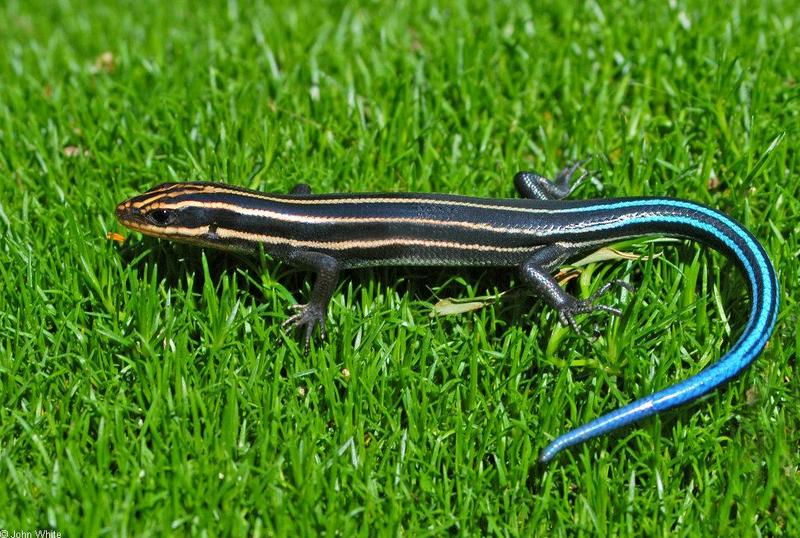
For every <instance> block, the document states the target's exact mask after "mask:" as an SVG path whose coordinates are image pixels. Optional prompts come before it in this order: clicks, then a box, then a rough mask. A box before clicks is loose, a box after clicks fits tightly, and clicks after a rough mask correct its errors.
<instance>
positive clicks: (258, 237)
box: [128, 223, 536, 253]
mask: <svg viewBox="0 0 800 538" xmlns="http://www.w3.org/2000/svg"><path fill="white" fill-rule="evenodd" d="M128 226H129V227H130V228H132V229H135V230H137V231H140V232H142V233H145V234H147V235H151V236H154V237H161V238H164V239H172V240H178V241H179V240H181V239H184V240H192V239H202V236H204V235H206V234H208V233H210V230H209V228H208V227H206V226H203V227H198V228H187V227H183V226H173V227H161V226H152V225H149V224H140V223H135V224H133V223H132V224H130V225H128ZM215 233H216V234H217V235H218V236H219V237H220V238H221V239H238V240H243V241H252V242H256V243H264V244H267V245H289V246H291V247H295V248H317V249H323V250H351V249H356V248H363V249H371V248H381V247H389V246H415V245H419V246H423V247H433V248H454V249H462V250H463V249H466V250H476V251H481V252H509V253H514V252H531V251H533V250H535V249H536V245H531V246H527V247H495V246H491V245H482V244H478V243H457V242H454V241H433V240H428V239H413V238H403V237H397V238H389V239H372V240H367V241H306V240H299V239H291V238H288V237H280V236H275V235H267V234H257V233H251V232H242V231H240V230H233V229H230V228H217V229H216V231H215ZM208 243H209V244H212V245H218V246H219V247H224V246H225V245H224V243H221V242H220V243H217V242H216V241H214V240H211V239H209V240H208Z"/></svg>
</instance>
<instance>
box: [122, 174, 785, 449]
mask: <svg viewBox="0 0 800 538" xmlns="http://www.w3.org/2000/svg"><path fill="white" fill-rule="evenodd" d="M576 167H577V166H572V167H569V168H566V169H564V170H563V171H562V172H561V173H560V174H559V175H558V176H557V177H556V179H555V180H554V181H550V180H548V179H546V178H544V177H543V176H541V175H539V174H536V173H534V172H520V173H518V174H517V175H516V176H515V177H514V183H515V186H516V188H517V190H518V192H519V193H520V194H521V195H522V196H523V197H524V198H523V199H485V198H472V197H466V196H453V195H444V194H404V193H392V194H376V193H370V194H324V195H314V194H312V193H311V189H310V188H309V187H308V186H307V185H305V184H300V185H298V186H296V187H295V188H294V189H293V190H292V191H291V193H289V194H266V193H262V192H256V191H251V190H247V189H242V188H239V187H233V186H230V185H226V184H222V183H203V182H191V183H164V184H162V185H158V186H157V187H154V188H152V189H151V190H149V191H147V192H145V193H144V194H141V195H139V196H135V197H133V198H131V199H129V200H127V201H125V202H122V203H120V204H119V205H118V206H117V209H116V214H117V218H118V220H119V221H120V222H121V223H122V224H123V225H125V226H127V227H128V228H131V229H133V230H137V231H139V232H142V233H144V234H146V235H150V236H154V237H160V238H165V239H171V240H175V241H181V242H185V243H192V244H195V245H199V246H203V247H211V248H216V249H223V250H232V251H239V252H257V251H258V250H259V249H263V250H264V251H265V252H267V253H268V254H270V255H271V256H272V257H273V258H276V259H279V260H283V261H285V262H288V263H290V264H293V265H296V266H299V267H302V268H305V269H308V270H310V271H313V272H315V273H316V275H317V278H316V282H315V283H314V286H313V288H312V292H311V297H310V300H309V302H308V303H307V304H305V305H296V310H297V313H296V314H294V315H293V316H291V317H289V318H288V320H287V321H286V323H285V324H288V325H295V326H298V327H301V328H302V329H304V332H305V343H306V347H308V343H309V341H310V339H311V335H312V332H313V330H314V328H315V327H316V326H317V325H318V326H319V327H320V332H321V334H322V336H323V337H324V336H325V313H326V310H327V306H328V303H329V301H330V298H331V295H332V294H333V292H334V290H335V289H336V285H337V282H338V279H339V272H340V270H342V269H351V268H359V267H371V266H384V265H447V266H450V265H452V266H515V267H518V268H519V271H520V275H521V279H522V280H523V282H525V283H526V284H527V285H528V286H529V287H530V288H531V289H532V290H533V292H534V293H535V294H536V295H538V296H539V297H541V298H542V299H544V301H545V302H546V303H547V304H549V305H550V306H551V307H553V308H554V309H555V310H556V311H557V312H558V317H559V320H560V321H561V323H563V324H569V325H570V326H572V327H573V329H576V330H577V324H576V320H575V316H576V315H577V314H582V313H588V312H593V311H597V310H602V311H606V312H609V313H611V314H619V313H620V311H619V310H617V309H616V308H612V307H609V306H606V305H603V304H598V303H597V302H596V300H597V299H598V297H599V296H600V295H601V294H602V293H604V292H605V291H607V290H608V289H609V287H610V286H611V284H612V283H608V284H606V285H604V286H602V287H601V288H600V291H599V292H598V293H596V294H595V295H593V296H592V297H590V298H589V299H583V300H581V299H576V298H575V297H573V296H571V295H569V294H568V293H566V292H565V291H564V290H563V289H562V288H561V286H559V284H558V282H557V281H556V280H555V279H554V278H553V276H552V275H551V273H552V272H553V270H554V269H555V268H557V267H558V266H559V265H561V264H562V263H564V262H565V261H567V260H568V259H570V258H573V257H574V256H576V255H577V254H579V253H581V252H583V251H586V250H587V249H593V248H597V247H600V246H602V245H608V244H610V243H614V242H618V241H620V240H624V239H627V238H631V237H638V236H650V235H667V236H677V237H685V238H690V239H693V240H697V241H699V242H701V243H704V244H706V245H708V246H710V247H712V248H714V249H716V250H719V251H720V252H722V253H723V254H725V255H726V256H727V257H728V258H730V259H731V260H733V261H734V262H735V263H736V264H737V265H738V266H739V269H740V270H741V272H742V274H743V275H744V277H745V280H746V281H747V285H748V287H749V291H750V298H751V307H750V315H749V318H748V320H747V325H746V327H745V329H744V332H743V333H742V335H741V336H740V337H739V339H738V340H737V341H736V342H735V343H734V345H733V347H732V348H731V349H730V351H728V352H727V353H726V354H725V355H724V356H723V357H722V358H721V359H720V360H719V361H718V362H717V363H715V364H713V365H711V366H709V367H707V368H706V369H704V370H703V371H701V372H700V373H698V374H696V375H694V376H692V377H690V378H689V379H687V380H685V381H683V382H680V383H677V384H675V385H673V386H671V387H668V388H666V389H663V390H661V391H659V392H656V393H654V394H651V395H649V396H646V397H644V398H642V399H640V400H637V401H634V402H633V403H631V404H629V405H626V406H624V407H621V408H619V409H617V410H615V411H612V412H610V413H608V414H606V415H603V416H601V417H600V418H597V419H595V420H593V421H591V422H589V423H587V424H585V425H583V426H580V427H578V428H576V429H574V430H572V431H569V432H567V433H566V434H564V435H561V436H560V437H558V438H556V439H555V440H554V441H552V442H551V443H550V444H549V445H548V446H547V447H546V448H545V449H544V451H543V452H542V454H541V457H540V461H541V462H543V463H546V462H548V461H550V460H551V459H552V458H553V457H554V456H555V455H556V454H557V453H558V452H560V451H561V450H563V449H565V448H567V447H569V446H572V445H575V444H577V443H580V442H583V441H585V440H587V439H590V438H592V437H596V436H598V435H602V434H605V433H608V432H610V431H613V430H616V429H618V428H621V427H623V426H625V425H627V424H630V423H632V422H634V421H637V420H640V419H643V418H645V417H648V416H651V415H653V414H655V413H658V412H660V411H665V410H667V409H671V408H673V407H675V406H678V405H681V404H684V403H687V402H690V401H692V400H694V399H696V398H698V397H700V396H702V395H704V394H706V393H708V392H710V391H712V390H713V389H715V388H717V387H718V386H720V385H721V384H723V383H725V382H726V381H728V380H729V379H731V378H733V377H734V376H736V375H737V374H738V373H739V372H741V371H742V370H743V369H744V368H745V367H746V366H748V365H749V364H750V363H751V362H752V361H753V360H754V359H755V358H756V357H757V356H758V355H759V353H761V351H762V350H763V349H764V346H765V345H766V343H767V339H768V338H769V337H770V335H771V334H772V330H773V328H774V326H775V320H776V317H777V313H778V281H777V278H776V275H775V270H774V268H773V266H772V263H771V262H770V259H769V258H768V257H767V254H766V253H765V252H764V249H763V247H762V246H761V245H760V244H759V243H758V241H757V240H756V239H755V238H754V237H753V235H752V234H750V232H748V231H747V230H746V229H744V228H743V227H742V226H741V225H740V224H739V223H737V222H736V221H734V220H733V219H731V218H730V217H728V216H726V215H724V214H722V213H720V212H718V211H716V210H714V209H711V208H708V207H706V206H703V205H700V204H697V203H694V202H689V201H686V200H678V199H671V198H656V197H654V198H619V199H597V200H585V201H564V200H563V198H565V197H566V196H567V195H568V194H569V193H570V192H571V190H572V188H573V187H571V185H570V183H571V177H572V175H573V173H574V172H575V169H576Z"/></svg>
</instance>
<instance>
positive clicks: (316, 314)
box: [281, 304, 328, 353]
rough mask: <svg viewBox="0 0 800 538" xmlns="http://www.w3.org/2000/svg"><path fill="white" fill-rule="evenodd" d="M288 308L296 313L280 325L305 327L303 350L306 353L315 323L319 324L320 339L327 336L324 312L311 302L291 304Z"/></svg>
mask: <svg viewBox="0 0 800 538" xmlns="http://www.w3.org/2000/svg"><path fill="white" fill-rule="evenodd" d="M289 308H290V309H291V310H294V311H297V314H294V315H293V316H290V317H289V319H287V320H286V321H284V322H283V323H282V324H281V326H282V327H301V328H305V331H304V332H305V335H304V342H305V345H304V348H303V350H304V351H305V352H306V353H308V350H309V348H310V347H311V335H312V334H313V333H314V327H315V326H316V325H319V332H320V336H321V337H322V339H323V340H324V339H325V338H327V337H328V335H327V331H326V330H325V312H324V311H323V309H321V308H318V307H315V306H314V305H313V304H293V305H291V306H290V307H289Z"/></svg>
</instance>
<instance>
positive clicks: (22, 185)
mask: <svg viewBox="0 0 800 538" xmlns="http://www.w3.org/2000/svg"><path fill="white" fill-rule="evenodd" d="M161 4H162V3H160V2H141V3H139V2H120V3H119V4H111V3H106V4H100V3H94V2H78V1H70V0H61V1H55V2H50V1H46V0H34V1H24V2H23V1H21V0H10V1H8V2H5V3H3V5H2V7H0V16H1V18H0V20H3V21H4V23H3V25H2V28H0V479H1V480H0V484H2V487H0V529H7V530H9V532H10V531H13V530H18V531H23V530H24V531H33V530H35V529H37V528H38V529H43V528H53V529H56V530H58V531H60V532H62V533H63V535H64V536H79V535H84V536H90V535H107V534H110V535H142V534H161V533H162V532H163V531H170V530H173V531H176V532H180V533H186V534H205V533H207V534H208V535H211V536H214V535H225V534H233V535H262V536H264V535H278V536H282V535H294V534H295V533H296V532H299V533H300V534H304V535H310V534H315V533H320V532H321V533H325V534H327V535H341V536H350V535H353V534H359V535H367V534H381V533H379V532H378V531H380V530H382V529H385V530H386V532H385V534H386V535H400V536H420V535H421V536H425V535H436V534H440V533H442V532H447V533H450V534H459V535H460V534H464V535H509V536H515V535H531V534H538V535H551V536H552V535H575V534H578V535H581V534H582V535H595V534H600V535H645V536H666V535H669V536H676V535H677V536H709V535H731V536H742V535H745V536H747V535H781V534H783V535H787V536H792V535H794V536H796V535H797V534H798V533H800V513H799V512H800V510H799V509H798V507H797V499H798V497H800V486H799V485H798V479H800V468H799V467H798V466H799V465H800V456H799V455H798V452H800V448H799V447H800V376H798V375H797V373H796V368H797V363H796V361H797V349H798V344H800V337H799V336H798V332H797V330H796V326H797V324H798V306H797V302H796V294H797V289H798V283H800V267H798V262H797V258H798V254H799V253H800V245H799V244H798V238H799V237H800V234H798V227H799V226H800V225H799V224H798V223H799V222H800V179H798V178H799V177H800V176H799V175H798V173H799V172H800V170H799V168H800V167H799V166H798V152H797V144H798V135H799V134H800V129H798V127H800V99H799V98H800V89H799V88H798V80H797V76H798V71H797V66H798V65H800V18H799V17H798V13H800V11H799V10H798V8H800V5H799V4H798V3H797V2H789V1H786V2H781V1H775V2H767V3H763V4H762V3H759V2H742V1H739V0H731V1H729V2H724V3H723V2H720V3H712V5H706V3H704V2H684V1H680V0H678V1H676V2H672V4H674V6H675V7H669V4H668V3H657V2H653V3H651V5H640V4H639V3H636V2H624V1H616V2H613V3H607V4H606V3H604V4H603V5H598V4H595V3H588V4H587V5H586V6H585V7H576V6H577V5H578V3H574V4H573V3H570V2H552V3H549V4H548V5H543V6H537V7H535V8H534V7H528V6H524V5H518V4H517V3H516V2H507V3H502V4H489V5H484V4H482V3H479V2H478V3H474V4H470V5H467V4H466V3H461V2H455V1H454V2H442V3H437V2H424V1H421V2H401V3H399V4H397V5H395V4H393V3H386V4H379V3H365V4H364V5H359V4H358V3H331V4H325V5H324V6H319V5H315V4H312V3H310V2H306V3H303V4H300V5H297V6H295V5H292V3H290V2H287V3H286V4H285V5H273V6H272V7H267V6H260V7H251V6H248V5H246V3H245V2H237V1H236V0H229V1H228V2H211V3H210V4H209V5H205V4H204V3H192V4H191V5H190V4H189V3H188V2H186V1H184V0H173V1H171V2H166V3H164V4H165V5H163V6H162V5H161ZM104 52H110V53H111V55H112V56H113V62H112V64H105V65H103V64H102V62H100V63H99V64H98V66H97V67H96V65H95V64H96V61H97V59H98V58H99V57H100V56H101V55H102V54H103V53H104ZM773 142H775V144H774V145H773V146H772V147H771V144H773ZM587 155H592V156H594V159H593V161H592V162H591V164H590V165H589V166H590V167H591V168H592V169H593V170H594V171H595V174H594V177H595V179H596V181H594V182H591V183H586V184H585V185H583V186H582V187H581V188H580V189H579V191H578V193H576V196H579V197H597V196H625V195H656V194H657V195H670V196H678V197H683V198H688V199H692V200H696V201H699V202H702V203H706V204H709V205H711V206H713V207H716V208H719V209H721V210H722V211H725V212H726V213H728V214H730V215H732V216H733V217H735V218H736V219H739V220H740V221H742V222H744V223H745V224H746V225H747V227H748V228H749V229H750V230H752V231H753V233H754V234H755V235H756V236H757V237H758V238H759V239H760V240H761V241H762V242H763V244H764V245H765V247H766V249H767V251H768V252H769V253H770V255H771V257H772V259H773V261H774V262H775V265H776V267H777V270H778V273H779V277H780V280H781V283H782V286H783V295H782V299H781V300H782V309H781V314H780V317H779V323H778V326H777V329H776V332H775V334H774V336H773V337H772V339H771V341H770V345H769V347H768V349H767V350H766V351H765V352H764V354H763V356H762V357H760V358H759V359H758V360H757V361H756V362H755V364H754V365H753V367H752V368H750V369H749V370H747V371H746V373H745V374H744V375H743V376H741V377H740V378H739V379H737V380H736V381H734V382H732V383H730V384H729V385H727V386H726V387H725V388H723V389H722V390H719V391H716V392H714V393H713V394H712V395H711V396H709V397H706V398H704V399H702V400H701V401H699V402H696V403H694V404H692V405H689V406H686V407H683V408H681V409H679V410H677V411H673V412H670V413H667V414H664V415H662V416H660V417H656V418H654V419H651V420H646V421H644V422H642V423H640V424H638V425H637V426H636V427H634V428H630V429H626V430H624V431H622V432H620V433H618V434H615V435H612V436H609V437H604V438H601V439H597V440H593V441H590V442H588V443H585V444H583V445H581V446H579V447H576V448H575V449H572V450H569V451H568V452H566V453H564V454H563V455H561V456H559V457H558V458H557V459H556V460H555V461H554V462H553V464H552V465H550V466H549V467H548V468H547V469H541V468H539V467H537V466H536V464H535V460H536V457H537V455H538V453H539V451H540V450H541V449H542V448H543V447H544V446H545V445H546V444H547V442H548V441H549V440H551V439H552V438H553V437H554V436H556V435H558V434H560V433H563V432H565V431H567V430H568V429H569V428H571V427H573V426H576V425H578V424H580V423H583V422H584V421H586V420H589V419H591V418H594V417H597V416H599V415H600V414H602V413H604V412H607V411H610V410H612V409H615V408H616V407H618V406H620V405H622V404H624V403H627V402H630V401H632V400H633V399H635V398H637V397H641V396H644V395H646V394H649V393H651V392H652V391H654V390H657V389H660V388H664V387H666V386H668V385H670V384H673V383H675V382H676V381H677V380H680V379H684V378H686V377H688V376H689V375H691V374H692V373H696V372H698V371H700V370H701V369H702V368H704V367H705V366H707V365H709V364H711V363H713V362H714V361H715V360H717V359H718V358H719V357H720V355H721V354H722V353H724V351H725V350H726V349H727V348H728V347H729V346H730V344H731V340H732V338H735V337H736V336H737V335H738V334H739V332H740V331H741V330H742V328H743V326H744V322H745V318H746V312H747V305H748V299H747V296H746V293H745V290H744V289H743V288H744V281H743V280H742V279H741V277H739V276H738V274H737V271H736V268H735V267H734V266H733V265H732V264H730V263H728V262H726V261H725V260H724V259H723V258H722V257H721V256H718V255H716V254H713V253H711V252H710V251H708V250H707V249H703V248H700V247H698V246H697V245H694V244H691V243H680V242H672V243H663V242H656V243H652V242H647V241H640V242H636V243H633V244H628V245H624V248H625V249H626V250H630V251H633V252H637V253H641V254H660V255H659V256H658V257H657V258H656V259H655V260H654V261H646V260H639V261H627V262H621V261H617V262H607V263H599V264H594V265H590V266H588V267H585V268H581V269H582V271H583V273H582V275H581V277H580V278H578V279H575V280H573V281H572V282H570V283H569V285H568V286H569V290H570V291H571V292H573V293H575V294H578V295H582V296H586V295H588V294H590V293H591V292H592V290H594V289H596V288H597V287H599V286H600V285H602V284H603V283H604V282H607V281H609V280H610V279H613V278H627V279H629V280H630V281H631V282H632V283H634V284H635V285H636V287H637V289H638V291H637V293H636V294H635V295H629V294H627V293H615V294H612V295H611V296H609V297H608V301H609V303H610V304H613V303H619V304H625V305H626V309H625V313H624V315H623V317H622V318H621V319H609V318H607V317H606V316H603V315H594V316H590V317H584V318H582V319H581V322H582V324H583V326H584V327H585V328H586V329H587V331H588V332H589V333H591V332H592V331H593V326H594V324H597V337H596V338H585V337H580V336H578V335H575V334H573V333H571V332H570V331H569V330H567V329H565V328H563V327H561V326H560V325H559V324H558V322H557V319H556V316H555V315H554V312H553V311H552V310H550V309H548V308H546V307H544V306H543V305H542V304H541V302H538V301H535V300H533V299H531V298H529V297H526V296H524V294H522V293H511V294H508V295H505V296H504V297H503V298H502V299H500V300H497V301H495V302H494V303H493V304H491V305H488V306H486V307H485V308H482V309H480V310H478V311H475V312H471V313H467V314H463V315H459V316H452V317H445V318H432V317H431V316H430V313H431V311H432V305H433V304H434V303H435V302H436V301H437V299H438V298H444V297H455V298H469V297H475V296H483V295H487V294H489V295H494V294H495V293H498V292H502V291H505V290H508V289H513V290H514V291H515V292H517V291H521V290H520V289H519V286H518V282H516V276H515V273H514V272H513V271H499V272H498V271H480V270H469V271H461V270H459V271H456V270H452V269H447V270H438V269H436V270H424V269H403V268H392V269H379V270H372V271H364V272H357V273H353V274H350V275H346V277H345V278H344V279H343V280H342V282H341V285H340V287H339V289H338V291H337V293H336V294H335V295H334V299H333V301H332V304H331V308H330V311H329V314H328V325H329V329H330V340H329V341H328V342H325V343H320V344H317V345H316V346H315V347H314V349H313V350H312V351H311V353H310V354H308V355H305V354H304V353H303V352H302V346H300V345H298V342H297V340H296V339H295V336H296V335H292V334H286V333H285V332H284V331H282V330H281V329H280V322H281V321H283V320H284V319H285V318H286V315H287V314H286V312H287V309H288V306H289V305H290V304H291V303H292V301H294V300H302V299H303V298H304V297H305V296H307V294H308V291H309V284H308V278H307V275H305V274H303V273H298V272H296V271H294V270H292V269H291V268H289V267H286V266H282V265H279V264H276V263H273V262H271V261H269V260H268V259H244V258H231V257H228V256H225V255H221V254H218V253H213V252H206V253H201V252H200V251H199V250H195V249H191V248H186V247H180V246H176V245H173V244H170V243H166V242H158V241H154V240H149V239H144V238H141V237H140V236H138V235H136V234H129V235H130V237H129V238H128V241H127V242H126V243H125V245H123V246H120V245H118V244H116V243H114V242H112V241H108V240H106V238H105V234H106V232H109V231H116V232H123V230H122V229H121V227H120V226H119V225H118V224H117V223H116V222H115V221H114V218H113V208H114V206H115V204H116V202H118V201H120V200H122V199H123V198H125V197H127V196H130V195H132V194H134V193H137V192H139V191H141V190H143V189H145V188H147V187H150V186H152V185H154V184H156V183H159V182H163V181H170V180H190V179H192V180H198V179H200V180H225V181H228V182H231V183H235V184H238V185H244V186H248V187H253V188H258V189H261V190H265V191H278V192H285V191H287V190H288V189H289V188H290V187H291V186H292V185H293V184H295V183H297V182H301V181H302V182H307V183H309V184H311V185H312V186H313V188H314V190H315V191H317V192H327V191H374V190H378V191H379V190H387V191H406V190H412V191H439V192H453V193H463V194H474V195H479V196H495V197H508V196H515V193H514V192H513V186H512V184H511V177H512V176H513V174H514V173H515V172H516V171H517V170H519V169H526V168H534V169H538V170H541V171H544V172H547V173H550V174H552V173H553V172H555V171H556V170H558V169H559V168H560V167H561V166H563V165H564V164H566V163H568V162H571V161H573V160H576V159H579V158H582V157H584V156H587ZM676 247H677V248H676Z"/></svg>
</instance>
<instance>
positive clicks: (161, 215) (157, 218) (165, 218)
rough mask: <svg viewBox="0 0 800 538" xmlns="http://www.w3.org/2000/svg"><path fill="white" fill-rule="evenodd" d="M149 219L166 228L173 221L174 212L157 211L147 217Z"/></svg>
mask: <svg viewBox="0 0 800 538" xmlns="http://www.w3.org/2000/svg"><path fill="white" fill-rule="evenodd" d="M147 219H148V220H149V221H150V222H152V223H153V224H156V225H158V226H166V225H167V224H169V223H171V222H172V220H173V214H172V211H168V210H166V209H156V210H155V211H151V212H150V213H148V215H147Z"/></svg>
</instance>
